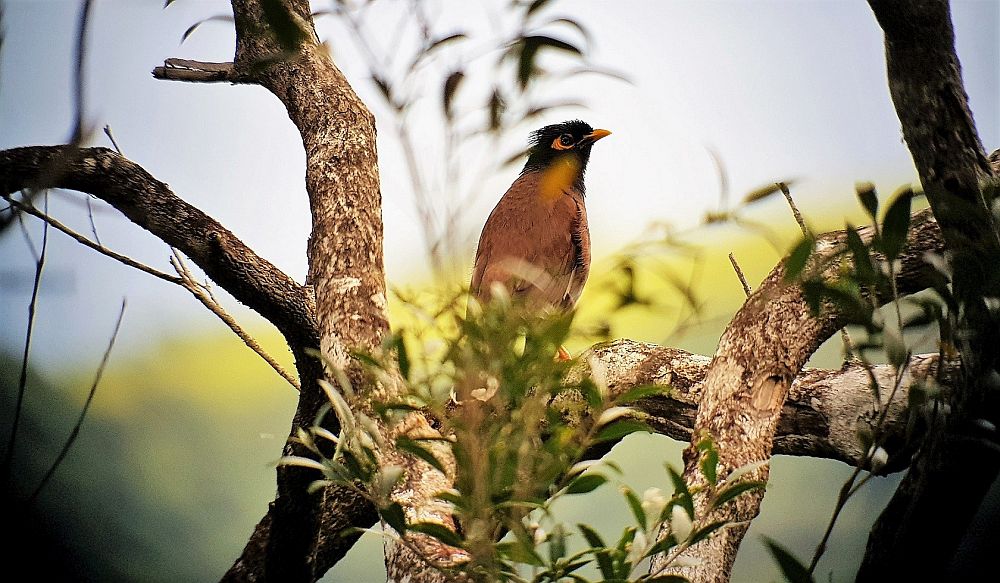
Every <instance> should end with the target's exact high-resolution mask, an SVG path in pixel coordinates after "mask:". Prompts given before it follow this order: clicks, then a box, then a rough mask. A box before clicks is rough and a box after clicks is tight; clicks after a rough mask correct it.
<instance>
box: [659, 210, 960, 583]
mask: <svg viewBox="0 0 1000 583" xmlns="http://www.w3.org/2000/svg"><path fill="white" fill-rule="evenodd" d="M929 215H930V213H929V212H928V211H926V210H925V211H921V212H920V213H916V215H915V216H914V225H913V232H912V233H911V238H910V239H909V240H908V242H907V243H908V245H907V247H906V248H905V250H904V252H903V254H902V264H903V265H905V267H904V268H902V269H901V271H900V273H899V275H898V277H897V286H898V288H899V289H900V291H901V293H909V292H912V291H916V290H919V289H922V288H923V287H924V286H925V284H924V283H923V282H924V279H925V278H924V274H925V273H926V271H925V268H926V266H925V265H924V264H923V261H922V257H923V255H924V254H925V253H927V252H928V251H931V252H939V251H940V250H941V247H940V239H939V233H938V232H937V227H936V225H935V224H934V223H933V221H930V220H929ZM860 234H861V236H862V238H863V239H865V240H869V239H870V238H871V236H872V232H871V231H870V230H869V229H863V230H861V232H860ZM844 241H845V236H844V233H843V232H842V231H839V232H834V233H828V234H826V235H824V236H822V237H820V238H819V239H818V240H817V244H816V253H815V255H814V257H813V259H811V261H813V262H814V265H822V264H823V262H824V261H825V260H826V258H829V257H832V256H834V255H835V254H836V253H837V252H838V250H840V249H842V248H843V245H844ZM842 260H843V261H846V259H842ZM838 267H839V264H838V262H834V264H833V265H831V266H830V267H828V268H827V269H826V271H825V272H824V275H825V276H828V277H832V276H833V275H834V274H836V272H837V269H838ZM784 273H785V270H784V262H782V263H780V264H779V265H778V266H777V267H775V269H774V270H773V271H772V272H771V274H770V275H769V276H768V277H767V279H765V280H764V282H763V283H762V284H761V285H760V287H758V288H757V290H756V291H754V292H753V293H752V294H751V295H750V297H749V298H747V301H746V303H745V304H744V305H743V306H742V307H741V308H740V310H739V311H738V312H737V313H736V315H735V316H734V317H733V319H732V320H731V321H730V322H729V325H728V326H727V327H726V330H725V332H724V333H723V335H722V338H721V340H720V341H719V347H718V350H717V351H716V354H715V357H714V358H713V359H712V362H711V364H710V365H709V367H708V371H707V373H706V376H705V381H704V386H703V388H702V395H701V399H700V404H699V407H698V413H697V416H696V418H695V422H694V429H693V432H692V437H691V445H690V446H689V447H688V448H687V449H686V450H685V452H684V461H685V469H684V478H685V480H686V481H687V483H688V484H689V485H690V486H691V487H693V488H698V487H699V486H704V485H705V484H704V477H703V476H702V473H701V471H700V469H699V466H698V453H699V450H698V448H697V444H698V442H700V441H701V440H702V439H704V438H705V437H711V438H712V440H713V441H714V443H715V445H716V448H717V449H718V452H719V468H720V469H719V474H720V475H721V476H725V475H726V474H727V473H728V472H730V471H732V470H734V469H736V468H739V467H742V466H746V465H749V464H755V463H761V464H764V462H766V461H767V460H768V459H770V457H771V454H772V452H773V446H774V438H775V434H776V432H777V429H778V425H779V421H780V420H781V414H782V412H783V405H784V403H785V401H786V399H787V397H788V392H789V389H790V387H791V385H792V382H793V380H794V379H795V378H796V377H797V376H798V375H799V373H800V372H801V370H802V367H803V366H804V365H805V363H806V361H807V360H808V359H809V357H810V356H811V355H812V354H813V353H814V352H815V351H816V349H817V348H819V346H820V344H822V343H823V342H824V341H825V340H827V339H828V338H829V337H830V336H831V335H832V334H833V333H835V332H836V331H837V330H839V329H840V328H842V327H843V326H844V324H845V319H844V317H843V316H842V315H841V314H840V313H838V312H837V311H836V310H835V309H833V307H832V306H826V307H824V309H823V311H822V312H821V313H820V314H819V315H818V316H813V315H812V314H811V313H810V310H809V307H808V305H807V303H806V302H805V300H804V298H803V296H802V291H801V288H800V287H799V286H797V285H789V284H787V283H785V282H784ZM888 299H889V298H878V300H879V301H880V302H885V301H888ZM768 471H769V467H768V465H767V464H764V465H762V466H761V467H760V468H759V469H758V470H756V471H754V472H751V473H749V474H748V475H747V477H746V479H755V480H762V481H766V480H767V476H768ZM763 496H764V494H763V492H760V491H757V492H751V493H748V494H745V495H743V496H740V497H739V498H737V499H735V500H734V501H733V502H731V503H729V504H727V505H726V506H725V507H724V508H722V509H721V510H716V511H715V512H713V513H709V512H708V508H707V502H708V500H707V498H706V496H705V495H704V494H699V495H696V496H695V510H696V515H697V516H698V517H699V518H702V517H703V519H704V520H705V521H706V522H705V523H706V524H707V523H708V522H713V521H716V520H726V521H730V522H735V523H740V524H738V525H735V526H732V527H730V528H725V529H722V530H720V531H718V532H717V533H716V534H714V535H713V536H712V537H710V538H709V539H708V540H705V541H703V542H700V543H698V544H696V545H694V546H692V547H690V548H689V549H688V551H687V552H686V553H685V554H686V556H688V557H689V558H693V559H694V560H693V561H689V562H688V563H689V566H683V567H674V566H672V567H670V568H669V569H665V565H666V563H665V561H666V557H665V556H663V555H657V556H655V557H653V560H652V563H651V567H650V569H651V572H656V571H659V570H661V569H665V570H664V572H668V573H675V574H679V575H683V576H686V577H688V578H689V579H690V580H692V581H696V582H708V581H713V582H724V581H728V580H729V575H730V572H731V570H732V566H733V562H734V561H735V559H736V552H737V550H738V549H739V545H740V542H741V541H742V539H743V535H744V534H746V531H747V528H749V521H751V520H752V519H753V518H754V517H755V516H756V515H757V513H758V512H759V510H760V503H761V501H762V499H763ZM668 534H669V532H668V531H667V530H666V529H665V530H664V531H663V532H661V536H667V535H668Z"/></svg>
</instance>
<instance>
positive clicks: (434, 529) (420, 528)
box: [409, 522, 462, 547]
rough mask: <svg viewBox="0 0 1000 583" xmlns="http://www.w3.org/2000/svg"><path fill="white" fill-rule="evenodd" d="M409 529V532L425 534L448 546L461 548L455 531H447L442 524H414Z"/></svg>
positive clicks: (459, 539) (460, 541)
mask: <svg viewBox="0 0 1000 583" xmlns="http://www.w3.org/2000/svg"><path fill="white" fill-rule="evenodd" d="M409 528H410V530H411V531H414V532H419V533H423V534H426V535H427V536H429V537H432V538H435V539H437V540H439V541H441V542H443V543H444V544H446V545H448V546H452V547H461V546H462V539H461V538H459V536H458V535H457V534H456V533H455V531H453V530H451V529H449V528H448V527H447V526H445V525H443V524H438V523H437V522H415V523H413V524H411V525H410V526H409Z"/></svg>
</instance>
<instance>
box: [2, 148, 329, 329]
mask: <svg viewBox="0 0 1000 583" xmlns="http://www.w3.org/2000/svg"><path fill="white" fill-rule="evenodd" d="M25 188H66V189H70V190H78V191H80V192H85V193H87V194H92V195H94V196H96V197H98V198H100V199H102V200H104V201H105V202H107V203H108V204H110V205H111V206H113V207H115V208H117V209H118V210H119V211H121V212H122V213H123V214H124V215H125V216H126V217H128V218H129V219H130V220H131V221H132V222H134V223H135V224H137V225H139V226H140V227H142V228H144V229H146V230H147V231H149V232H150V233H152V234H153V235H155V236H157V237H158V238H160V239H161V240H163V241H164V242H165V243H167V244H168V245H170V246H171V247H177V248H178V249H180V250H181V251H183V252H184V254H185V255H187V256H188V257H190V258H191V260H192V261H194V262H195V263H196V264H197V265H198V266H199V267H200V268H201V269H202V270H203V271H204V272H205V273H206V274H207V275H208V276H209V277H210V278H212V280H213V281H215V282H216V283H218V284H219V285H220V286H221V287H222V288H224V289H225V290H226V291H228V292H229V293H230V294H232V296H233V297H235V298H236V299H237V300H239V301H240V302H242V303H243V304H245V305H247V306H249V307H250V308H252V309H254V310H256V311H257V312H258V313H260V314H261V315H262V316H264V317H265V318H266V319H267V320H268V321H270V322H271V323H273V324H274V325H275V326H276V327H277V328H278V329H279V330H280V331H281V332H282V334H284V335H285V338H286V339H288V341H289V343H290V344H291V343H296V344H300V345H303V346H316V345H318V340H317V336H316V324H315V320H314V318H313V309H312V301H311V299H310V297H309V293H308V291H307V290H306V288H304V287H303V286H301V285H299V284H297V283H295V281H294V280H293V279H292V278H290V277H288V276H287V275H285V274H284V273H283V272H282V271H281V270H279V269H278V268H277V267H275V266H274V265H272V264H271V263H270V262H268V261H267V260H266V259H263V258H261V257H260V256H258V255H257V254H256V253H254V252H253V251H252V250H251V249H250V248H249V247H247V246H246V245H244V244H243V242H242V241H240V240H239V239H238V238H237V237H236V236H235V235H233V234H232V233H231V232H230V231H229V230H228V229H226V228H225V227H223V226H222V225H221V224H219V223H218V222H217V221H216V220H215V219H213V218H211V217H209V216H208V215H206V214H205V213H203V212H202V211H201V210H199V209H197V208H195V207H193V206H191V205H190V204H188V203H186V202H184V201H183V200H181V199H180V198H178V197H177V195H175V194H174V193H173V192H172V191H171V190H170V187H168V186H167V185H166V184H164V183H163V182H160V181H159V180H157V179H156V178H154V177H153V176H152V175H151V174H149V173H148V172H146V170H145V169H143V168H142V167H141V166H139V165H138V164H136V163H135V162H132V161H131V160H128V159H127V158H124V157H122V156H121V155H119V154H117V153H115V152H114V151H112V150H109V149H107V148H81V149H75V148H72V147H69V146H32V147H26V148H13V149H10V150H4V151H0V193H3V194H4V195H7V194H10V193H13V192H16V191H18V190H22V189H25Z"/></svg>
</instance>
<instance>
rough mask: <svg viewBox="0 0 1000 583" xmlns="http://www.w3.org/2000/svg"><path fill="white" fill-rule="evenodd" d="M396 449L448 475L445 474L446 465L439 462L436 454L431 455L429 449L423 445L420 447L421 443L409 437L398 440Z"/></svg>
mask: <svg viewBox="0 0 1000 583" xmlns="http://www.w3.org/2000/svg"><path fill="white" fill-rule="evenodd" d="M396 447H398V448H399V449H401V450H403V451H405V452H407V453H409V454H412V455H414V456H416V457H418V458H420V459H422V460H424V461H425V462H427V463H428V464H430V465H431V467H433V468H434V469H435V470H437V471H439V472H441V473H442V474H445V473H447V472H445V469H444V465H442V464H441V462H440V461H438V459H437V458H436V457H434V454H433V453H431V451H430V450H429V449H427V448H425V447H424V446H423V445H420V443H418V442H416V441H414V440H412V439H410V438H409V437H398V438H396Z"/></svg>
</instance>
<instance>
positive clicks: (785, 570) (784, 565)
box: [763, 537, 816, 583]
mask: <svg viewBox="0 0 1000 583" xmlns="http://www.w3.org/2000/svg"><path fill="white" fill-rule="evenodd" d="M763 538H764V544H766V545H767V548H768V550H769V551H771V556H773V557H774V560H775V561H777V562H778V566H779V567H781V573H782V574H783V575H784V576H785V580H787V581H789V582H790V583H816V582H815V579H813V576H812V574H811V573H809V569H807V568H806V566H805V565H803V564H802V563H800V562H799V560H798V559H796V558H795V556H794V555H792V554H791V553H790V552H788V551H787V550H786V549H785V548H784V547H782V546H781V545H779V544H778V543H776V542H774V541H773V540H771V539H769V538H767V537H763Z"/></svg>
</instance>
